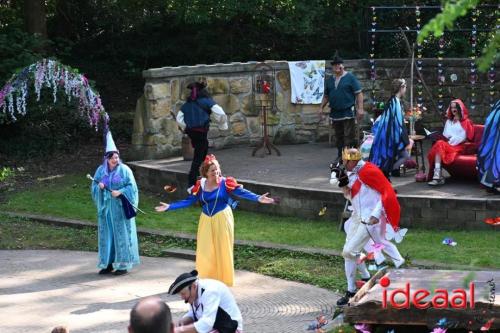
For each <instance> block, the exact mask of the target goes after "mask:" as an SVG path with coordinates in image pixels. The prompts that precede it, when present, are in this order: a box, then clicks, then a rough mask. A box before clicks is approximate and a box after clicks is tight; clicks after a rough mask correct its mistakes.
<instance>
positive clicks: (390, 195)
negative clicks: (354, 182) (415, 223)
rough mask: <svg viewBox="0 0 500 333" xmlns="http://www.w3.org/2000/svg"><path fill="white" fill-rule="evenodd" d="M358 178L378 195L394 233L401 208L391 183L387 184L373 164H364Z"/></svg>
mask: <svg viewBox="0 0 500 333" xmlns="http://www.w3.org/2000/svg"><path fill="white" fill-rule="evenodd" d="M358 176H359V179H360V180H361V181H362V182H363V184H365V185H367V186H369V187H371V188H372V189H374V190H375V191H377V192H379V193H380V196H381V199H382V206H384V210H385V214H386V216H387V221H388V222H389V223H390V224H391V225H392V227H393V228H394V230H395V231H397V230H399V217H400V213H401V207H400V206H399V202H398V198H397V197H396V192H394V189H393V188H392V185H391V183H389V181H388V180H387V178H386V177H385V176H384V174H383V173H382V171H380V169H379V168H378V167H377V166H376V165H375V164H373V163H370V162H366V163H365V165H363V167H362V168H361V169H360V170H359V173H358Z"/></svg>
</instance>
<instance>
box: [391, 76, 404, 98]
mask: <svg viewBox="0 0 500 333" xmlns="http://www.w3.org/2000/svg"><path fill="white" fill-rule="evenodd" d="M391 92H392V94H393V95H394V96H398V97H402V96H404V94H405V93H406V80H405V79H394V80H392V88H391Z"/></svg>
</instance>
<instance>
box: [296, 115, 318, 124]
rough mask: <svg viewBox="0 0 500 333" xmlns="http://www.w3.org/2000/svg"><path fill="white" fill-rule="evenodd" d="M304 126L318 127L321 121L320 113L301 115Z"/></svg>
mask: <svg viewBox="0 0 500 333" xmlns="http://www.w3.org/2000/svg"><path fill="white" fill-rule="evenodd" d="M300 118H301V119H302V123H303V124H315V125H317V124H318V123H319V121H320V115H319V113H317V112H316V113H302V114H301V115H300Z"/></svg>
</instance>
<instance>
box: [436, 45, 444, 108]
mask: <svg viewBox="0 0 500 333" xmlns="http://www.w3.org/2000/svg"><path fill="white" fill-rule="evenodd" d="M445 42H446V41H445V39H444V35H442V36H441V38H439V41H438V46H439V49H438V57H437V58H438V61H437V66H438V68H437V72H438V73H437V78H438V101H437V106H438V109H439V110H438V111H439V113H440V114H441V113H443V108H444V101H443V85H444V83H445V81H446V74H445V72H444V68H443V55H444V46H445Z"/></svg>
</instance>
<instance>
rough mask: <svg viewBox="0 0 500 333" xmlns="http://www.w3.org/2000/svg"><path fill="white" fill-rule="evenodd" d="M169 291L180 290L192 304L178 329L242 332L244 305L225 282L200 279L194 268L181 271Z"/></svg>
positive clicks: (203, 332) (201, 332)
mask: <svg viewBox="0 0 500 333" xmlns="http://www.w3.org/2000/svg"><path fill="white" fill-rule="evenodd" d="M168 293H169V294H170V295H175V294H179V295H180V296H181V298H182V299H183V300H184V302H185V303H189V305H190V309H189V311H188V312H187V313H186V314H185V315H184V316H183V317H182V319H180V320H179V322H178V324H177V327H176V328H175V332H176V333H179V332H185V333H209V332H218V333H235V332H238V333H241V332H242V329H243V318H242V317H241V312H240V309H239V308H238V305H237V304H236V300H235V299H234V296H233V295H232V294H231V291H230V290H229V288H228V287H227V286H226V285H225V284H224V283H222V282H220V281H217V280H212V279H198V272H197V271H196V270H194V271H192V272H190V273H183V274H181V275H179V277H177V279H175V281H174V283H172V285H171V286H170V288H169V290H168Z"/></svg>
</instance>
